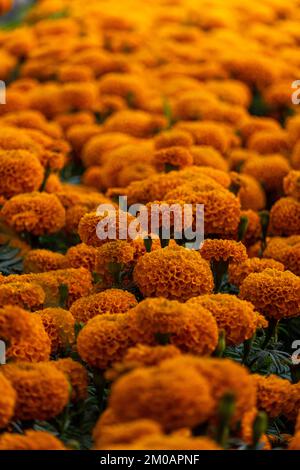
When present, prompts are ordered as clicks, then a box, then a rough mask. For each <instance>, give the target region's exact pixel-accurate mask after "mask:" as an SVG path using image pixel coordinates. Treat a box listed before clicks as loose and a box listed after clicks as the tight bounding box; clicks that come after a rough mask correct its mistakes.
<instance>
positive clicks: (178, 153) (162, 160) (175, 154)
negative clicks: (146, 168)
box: [153, 146, 193, 171]
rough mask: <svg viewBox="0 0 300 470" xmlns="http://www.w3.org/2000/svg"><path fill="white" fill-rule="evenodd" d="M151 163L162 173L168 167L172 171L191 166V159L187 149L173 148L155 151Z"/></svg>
mask: <svg viewBox="0 0 300 470" xmlns="http://www.w3.org/2000/svg"><path fill="white" fill-rule="evenodd" d="M153 161H154V164H155V166H156V168H157V170H158V171H163V170H164V169H165V168H167V167H168V166H170V167H171V168H172V169H174V168H176V169H181V168H184V167H186V166H190V165H192V164H193V157H192V155H191V153H190V152H189V150H188V149H186V148H184V147H179V146H177V147H175V146H174V147H167V148H163V149H160V150H157V151H156V152H155V153H154V156H153ZM173 167H174V168H173Z"/></svg>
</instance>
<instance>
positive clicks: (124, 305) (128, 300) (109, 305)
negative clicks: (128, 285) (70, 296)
mask: <svg viewBox="0 0 300 470" xmlns="http://www.w3.org/2000/svg"><path fill="white" fill-rule="evenodd" d="M136 305H137V300H136V298H135V296H134V295H133V294H131V293H130V292H126V291H125V290H120V289H107V290H104V291H103V292H99V293H98V294H93V295H88V296H86V297H82V298H81V299H78V300H77V301H76V302H74V303H73V305H72V306H71V308H70V312H71V313H72V315H73V316H74V318H75V319H76V320H77V321H78V322H83V323H86V322H87V321H88V320H90V319H91V318H93V317H95V316H96V315H103V314H106V313H125V312H127V311H128V310H130V309H131V308H133V307H135V306H136Z"/></svg>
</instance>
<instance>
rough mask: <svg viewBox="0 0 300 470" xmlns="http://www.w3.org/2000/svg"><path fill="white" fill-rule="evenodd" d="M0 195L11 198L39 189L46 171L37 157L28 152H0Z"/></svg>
mask: <svg viewBox="0 0 300 470" xmlns="http://www.w3.org/2000/svg"><path fill="white" fill-rule="evenodd" d="M0 162H1V164H0V179H1V188H0V193H1V194H2V195H3V196H4V197H6V198H10V197H12V196H16V195H17V194H22V193H30V192H32V191H36V190H38V189H39V187H40V186H41V184H42V182H43V178H44V169H43V167H42V165H41V163H40V161H39V159H38V157H37V156H35V155H34V154H31V153H30V152H29V151H27V150H9V151H4V150H0Z"/></svg>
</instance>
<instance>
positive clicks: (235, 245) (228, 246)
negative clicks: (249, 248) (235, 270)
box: [200, 238, 248, 263]
mask: <svg viewBox="0 0 300 470" xmlns="http://www.w3.org/2000/svg"><path fill="white" fill-rule="evenodd" d="M200 254H201V256H202V258H204V259H206V260H207V261H212V260H216V261H220V260H223V261H229V262H230V263H232V262H234V263H242V262H244V261H246V259H247V258H248V256H247V252H246V248H245V246H244V245H243V243H241V242H236V241H234V240H210V239H209V238H207V239H206V240H205V241H204V244H203V245H202V247H201V250H200Z"/></svg>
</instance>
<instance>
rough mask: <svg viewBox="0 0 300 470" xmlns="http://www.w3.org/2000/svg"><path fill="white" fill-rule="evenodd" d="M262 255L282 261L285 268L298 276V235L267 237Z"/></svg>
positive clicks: (299, 253)
mask: <svg viewBox="0 0 300 470" xmlns="http://www.w3.org/2000/svg"><path fill="white" fill-rule="evenodd" d="M264 257H265V258H273V259H274V260H276V261H277V262H280V263H282V264H283V265H284V266H285V268H286V269H288V270H289V271H292V273H294V274H296V275H297V276H300V236H299V235H293V236H291V237H272V238H269V239H268V242H267V247H266V249H265V251H264ZM277 269H278V268H277Z"/></svg>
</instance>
